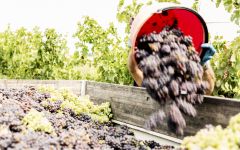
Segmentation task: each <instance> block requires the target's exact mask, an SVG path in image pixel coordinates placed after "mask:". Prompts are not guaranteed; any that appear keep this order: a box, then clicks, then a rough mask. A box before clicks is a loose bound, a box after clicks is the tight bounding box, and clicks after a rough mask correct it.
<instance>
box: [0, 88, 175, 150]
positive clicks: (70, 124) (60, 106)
mask: <svg viewBox="0 0 240 150" xmlns="http://www.w3.org/2000/svg"><path fill="white" fill-rule="evenodd" d="M107 108H108V109H107ZM109 109H110V107H109V105H108V104H102V105H95V104H93V103H92V102H91V101H90V100H89V98H88V97H80V98H79V97H78V96H76V95H75V94H73V93H71V92H68V91H66V90H63V91H58V90H55V89H49V88H43V87H42V88H41V89H40V90H38V89H36V88H34V87H25V88H22V89H0V149H6V150H8V149H9V150H13V149H46V150H48V149H52V150H55V149H56V150H59V149H69V150H70V149H79V150H90V149H96V150H99V149H103V150H110V149H116V150H117V149H123V150H131V149H140V150H146V149H167V150H168V149H169V150H170V149H174V147H173V146H169V145H160V144H159V143H156V142H154V141H141V140H137V139H136V138H135V137H134V133H133V132H132V131H130V130H129V128H128V127H127V126H121V125H119V126H115V124H113V123H112V122H111V121H109V118H108V119H106V117H109V116H110V115H109ZM98 113H99V114H98ZM104 116H105V117H104Z"/></svg>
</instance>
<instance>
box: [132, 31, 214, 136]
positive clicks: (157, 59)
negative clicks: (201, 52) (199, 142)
mask: <svg viewBox="0 0 240 150" xmlns="http://www.w3.org/2000/svg"><path fill="white" fill-rule="evenodd" d="M135 51H136V52H135V58H136V61H137V63H138V67H139V69H140V70H142V72H143V76H144V79H143V82H142V86H143V87H145V88H146V90H147V92H148V93H149V95H150V96H151V97H152V98H153V99H154V100H156V101H157V102H159V103H160V104H161V105H165V104H170V107H169V109H168V110H169V111H168V112H167V116H168V126H169V129H171V130H173V131H174V132H176V133H177V134H179V135H183V129H184V128H185V127H186V122H185V119H184V117H183V113H184V114H186V115H189V116H193V117H195V116H196V113H197V112H196V109H195V108H194V105H195V104H200V103H202V101H203V95H204V94H205V91H206V90H207V89H208V87H209V85H208V82H206V81H203V68H202V66H201V64H200V57H199V56H198V53H197V52H196V51H195V49H194V46H193V41H192V38H191V37H190V36H185V35H184V34H183V33H182V32H181V31H180V30H179V29H170V28H168V27H165V28H164V29H163V30H162V31H161V32H160V33H156V32H152V33H149V34H146V35H143V36H142V37H140V38H139V39H137V47H136V48H135ZM165 117H166V114H165V113H164V112H163V111H162V110H159V112H156V113H154V114H152V115H151V116H150V119H149V120H148V121H147V123H146V126H147V127H148V128H154V127H156V126H157V125H158V124H160V123H161V122H162V121H163V120H164V118H165Z"/></svg>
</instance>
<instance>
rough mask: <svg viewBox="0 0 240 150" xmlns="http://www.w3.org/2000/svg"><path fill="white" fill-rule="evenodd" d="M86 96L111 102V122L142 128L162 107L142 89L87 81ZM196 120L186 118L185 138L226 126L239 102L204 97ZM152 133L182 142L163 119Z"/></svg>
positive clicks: (97, 101) (239, 108) (198, 107)
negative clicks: (205, 129)
mask: <svg viewBox="0 0 240 150" xmlns="http://www.w3.org/2000/svg"><path fill="white" fill-rule="evenodd" d="M86 94H88V95H90V98H91V99H92V100H93V101H94V102H96V103H102V102H106V101H110V102H111V107H112V111H113V114H114V119H115V120H118V121H122V122H125V123H129V124H132V125H135V126H138V127H144V124H145V121H146V119H147V118H148V117H149V116H150V115H151V114H152V113H154V112H156V111H157V110H159V109H163V110H165V111H166V110H168V108H169V105H167V107H165V108H163V107H162V106H160V104H159V103H157V102H156V101H154V100H153V99H151V98H150V96H149V95H148V94H147V92H146V90H145V89H144V88H139V87H132V86H122V85H115V84H107V83H97V82H91V81H88V82H87V89H86ZM196 108H197V113H198V115H197V117H195V118H193V117H188V116H185V118H186V122H187V127H186V129H185V133H184V136H187V135H193V134H195V133H196V132H197V131H198V130H199V129H201V128H204V127H205V126H206V125H207V124H212V125H219V124H220V125H222V126H224V127H225V126H226V125H227V124H228V121H229V119H230V117H231V116H234V115H236V114H237V113H239V112H240V100H234V99H227V98H220V97H212V96H205V97H204V102H203V104H201V105H198V106H196ZM153 131H156V132H159V133H162V134H166V135H170V136H173V137H177V138H180V139H182V138H183V137H184V136H182V137H180V136H176V135H175V134H173V133H172V132H170V131H169V130H168V128H167V123H166V120H165V121H164V122H163V124H162V125H161V126H160V127H158V128H156V129H154V130H153Z"/></svg>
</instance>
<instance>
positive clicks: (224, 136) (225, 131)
mask: <svg viewBox="0 0 240 150" xmlns="http://www.w3.org/2000/svg"><path fill="white" fill-rule="evenodd" d="M239 131H240V114H237V115H236V116H233V117H232V118H231V119H230V121H229V124H228V126H227V127H226V128H223V127H222V126H220V125H218V126H216V127H214V126H212V125H207V126H206V127H205V128H204V129H201V130H200V131H198V132H197V133H196V135H194V136H189V137H185V138H184V139H183V142H182V144H181V148H182V149H184V150H191V149H212V150H218V149H228V150H235V149H240V139H239V137H240V133H239Z"/></svg>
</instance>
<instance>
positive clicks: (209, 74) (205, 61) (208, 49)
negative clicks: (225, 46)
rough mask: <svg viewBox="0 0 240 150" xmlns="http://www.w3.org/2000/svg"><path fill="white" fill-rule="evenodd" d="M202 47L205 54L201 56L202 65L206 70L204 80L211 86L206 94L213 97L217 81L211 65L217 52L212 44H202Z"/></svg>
mask: <svg viewBox="0 0 240 150" xmlns="http://www.w3.org/2000/svg"><path fill="white" fill-rule="evenodd" d="M201 47H202V51H203V54H202V56H201V64H202V66H203V70H204V73H203V80H205V81H207V82H208V84H209V88H208V89H207V91H206V93H205V94H206V95H211V94H212V92H213V90H214V86H215V80H216V79H215V74H214V71H213V69H212V67H211V64H210V59H212V57H213V55H214V54H215V53H216V50H215V48H214V47H213V46H212V45H211V44H208V43H204V44H202V45H201Z"/></svg>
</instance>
